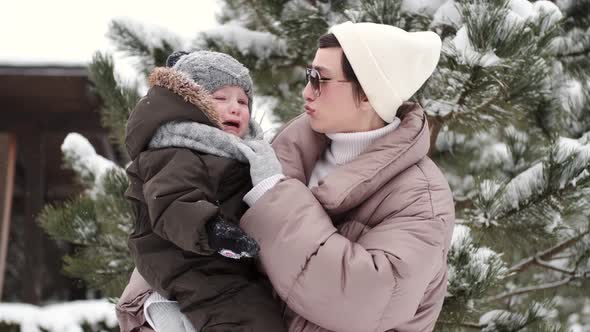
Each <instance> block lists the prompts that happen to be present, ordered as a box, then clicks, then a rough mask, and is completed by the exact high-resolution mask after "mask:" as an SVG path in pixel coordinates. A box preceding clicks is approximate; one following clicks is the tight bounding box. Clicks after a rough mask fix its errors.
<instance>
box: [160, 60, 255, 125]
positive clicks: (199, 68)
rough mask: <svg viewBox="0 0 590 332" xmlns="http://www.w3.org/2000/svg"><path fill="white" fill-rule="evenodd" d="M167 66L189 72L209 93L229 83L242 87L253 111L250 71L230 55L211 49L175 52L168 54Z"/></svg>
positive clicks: (249, 107)
mask: <svg viewBox="0 0 590 332" xmlns="http://www.w3.org/2000/svg"><path fill="white" fill-rule="evenodd" d="M166 67H172V69H175V70H178V71H180V72H183V73H185V74H188V75H189V76H190V78H191V79H192V80H194V81H195V82H196V83H197V84H199V85H200V86H202V87H203V88H205V90H207V91H208V92H209V93H213V92H215V91H216V90H217V89H219V88H222V87H224V86H228V85H234V86H239V87H241V88H242V89H244V92H246V95H247V96H248V109H249V110H250V113H252V78H251V77H250V72H249V71H248V68H246V67H244V65H242V64H241V63H240V62H238V60H236V59H234V58H233V57H231V56H230V55H227V54H225V53H219V52H211V51H195V52H191V53H188V52H174V53H172V54H170V56H168V59H167V60H166Z"/></svg>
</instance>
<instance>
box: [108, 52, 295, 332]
mask: <svg viewBox="0 0 590 332" xmlns="http://www.w3.org/2000/svg"><path fill="white" fill-rule="evenodd" d="M150 86H151V88H150V89H149V91H148V93H147V95H146V96H145V97H143V98H142V99H141V100H140V101H139V103H138V104H137V106H136V107H135V109H134V110H133V112H132V113H131V114H130V117H129V120H128V122H127V133H126V147H127V151H128V153H129V156H130V157H131V159H132V163H131V164H130V165H129V167H128V168H127V174H128V177H129V181H130V184H129V188H128V190H127V192H126V196H127V197H128V199H130V201H131V202H132V206H133V209H134V212H135V217H136V225H135V230H134V232H133V234H132V235H131V236H130V238H129V248H130V250H131V254H132V257H133V260H134V262H135V265H136V267H137V270H138V271H139V274H140V275H141V276H142V277H143V278H144V279H145V280H146V281H147V283H148V284H149V285H150V286H151V287H153V289H154V290H155V291H156V292H157V293H154V294H153V296H160V297H162V298H163V299H165V300H170V301H178V305H179V306H180V309H181V311H182V312H183V313H184V314H185V317H186V318H188V320H189V321H190V323H192V327H194V328H196V330H197V331H199V332H206V331H256V332H264V331H273V332H276V331H286V329H285V327H284V325H283V322H282V317H281V314H280V308H279V305H278V303H277V302H275V301H274V299H273V298H272V295H271V289H270V288H268V286H267V283H266V282H265V281H264V279H263V278H261V277H260V276H259V274H258V273H257V269H256V266H255V264H254V262H253V260H252V259H249V258H248V257H253V256H255V255H256V253H257V251H258V246H257V244H256V242H255V241H254V240H253V239H251V238H249V237H248V236H247V235H246V234H245V233H244V232H242V231H241V229H240V228H239V227H238V226H237V225H238V223H239V220H240V217H241V216H242V214H243V213H244V212H245V209H246V206H245V204H244V203H243V202H242V199H243V196H244V195H245V194H246V193H247V192H248V191H249V190H250V189H251V188H252V183H251V180H250V173H249V165H248V164H247V159H246V158H245V157H244V156H243V155H242V154H241V153H240V152H239V150H238V148H237V147H236V143H237V142H239V141H240V139H239V138H244V139H254V138H256V139H260V137H261V136H260V135H261V132H260V129H259V128H258V126H257V125H256V124H255V123H254V122H253V121H251V120H250V111H251V106H252V80H251V78H250V76H249V73H248V69H246V68H245V67H244V66H243V65H242V64H240V63H239V62H238V61H236V60H235V59H234V58H232V57H230V56H229V55H227V54H222V53H216V52H207V51H196V52H192V53H186V52H176V53H173V54H172V55H171V56H170V57H169V58H168V60H167V67H166V68H156V69H155V70H154V71H153V72H152V73H151V75H150ZM218 253H219V254H218ZM224 256H225V257H224ZM134 275H135V273H134ZM135 277H138V276H135ZM128 287H129V286H128ZM126 291H127V290H126ZM124 298H125V293H124V294H123V297H122V299H121V301H125V299H124ZM121 301H120V302H121ZM120 308H121V306H119V305H118V311H120V310H119V309H120ZM154 308H156V309H157V306H155V307H154ZM162 310H163V311H161V312H160V313H159V316H160V317H162V313H165V307H162ZM119 314H120V312H119ZM119 316H120V317H119V319H120V323H121V325H122V330H123V331H125V330H130V329H132V328H136V327H133V326H131V327H129V326H124V325H125V322H123V320H124V318H121V315H119ZM164 316H165V314H164ZM183 319H184V318H183ZM151 323H152V324H154V325H156V326H155V328H156V330H157V331H166V332H168V331H179V330H191V328H192V327H191V326H185V327H183V325H182V324H183V323H182V322H181V321H180V320H179V319H178V317H170V319H165V320H159V322H151ZM127 325H128V324H127ZM189 325H190V324H189Z"/></svg>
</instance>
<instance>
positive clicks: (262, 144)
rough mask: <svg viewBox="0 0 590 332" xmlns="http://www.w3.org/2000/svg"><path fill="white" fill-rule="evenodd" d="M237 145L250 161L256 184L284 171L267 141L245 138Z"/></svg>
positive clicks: (252, 175)
mask: <svg viewBox="0 0 590 332" xmlns="http://www.w3.org/2000/svg"><path fill="white" fill-rule="evenodd" d="M237 146H238V149H239V150H240V151H241V152H242V153H243V154H244V156H246V158H247V159H248V162H249V163H250V177H251V178H252V184H253V185H254V186H256V185H257V184H259V183H260V182H262V181H264V180H265V179H268V178H270V177H272V176H275V175H278V174H282V173H283V168H282V167H281V163H280V162H279V160H278V159H277V155H276V154H275V152H274V150H273V149H272V147H271V146H270V143H268V142H267V141H265V140H263V139H256V140H245V141H243V143H239V144H238V145H237Z"/></svg>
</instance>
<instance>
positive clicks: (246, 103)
mask: <svg viewBox="0 0 590 332" xmlns="http://www.w3.org/2000/svg"><path fill="white" fill-rule="evenodd" d="M238 103H240V104H242V105H248V102H247V101H245V100H238Z"/></svg>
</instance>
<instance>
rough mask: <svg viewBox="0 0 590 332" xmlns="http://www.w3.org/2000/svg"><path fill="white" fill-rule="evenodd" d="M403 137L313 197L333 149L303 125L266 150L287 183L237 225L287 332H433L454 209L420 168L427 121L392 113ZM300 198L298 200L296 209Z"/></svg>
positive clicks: (436, 175) (346, 169) (342, 170)
mask: <svg viewBox="0 0 590 332" xmlns="http://www.w3.org/2000/svg"><path fill="white" fill-rule="evenodd" d="M397 114H398V116H399V117H400V118H401V124H400V126H399V128H397V129H396V130H394V131H393V132H392V133H390V134H388V135H386V136H385V137H383V138H381V139H379V140H378V141H376V142H375V143H373V144H372V145H371V146H370V147H369V148H368V150H367V151H365V152H364V153H362V154H361V155H360V156H359V157H357V158H356V159H355V160H353V161H351V162H349V163H347V164H344V165H340V166H338V167H337V168H335V169H334V170H333V171H332V172H331V173H329V174H328V176H327V177H326V178H324V179H323V180H321V181H320V183H319V185H318V186H317V187H314V188H313V189H311V190H310V189H308V187H307V185H306V184H307V182H308V179H309V176H310V174H311V171H312V170H313V167H314V165H315V163H316V161H317V160H318V158H320V156H321V155H322V153H323V151H324V150H325V148H326V146H327V144H328V139H327V138H326V136H324V135H320V134H317V133H315V132H314V131H312V129H311V127H310V125H309V121H308V117H307V115H305V114H304V115H301V116H299V117H298V118H296V119H295V120H294V121H292V122H291V123H290V124H288V125H287V126H286V128H285V129H283V130H282V132H280V133H279V134H278V136H277V137H276V138H275V140H274V142H273V148H274V150H275V152H276V153H277V156H278V158H279V160H280V161H281V163H282V166H283V172H284V174H285V175H286V176H287V177H288V178H287V179H286V180H284V181H282V182H280V183H278V184H277V185H275V186H274V187H273V188H272V189H271V190H269V191H268V192H266V193H265V194H264V195H263V196H262V197H261V198H260V199H259V200H258V201H257V202H256V204H255V205H254V206H252V207H251V208H250V209H249V210H248V211H247V212H246V214H245V215H244V216H243V217H242V220H241V227H242V228H243V229H244V230H245V231H246V232H247V233H248V234H250V235H251V236H253V237H254V238H255V239H256V240H257V241H258V243H259V245H260V261H261V264H262V268H263V270H265V272H266V273H267V274H268V277H269V278H270V280H271V282H272V284H273V286H274V288H275V290H276V291H277V292H278V294H279V296H280V297H281V298H282V299H283V300H284V301H285V302H286V304H287V306H288V308H286V313H285V314H286V316H287V325H288V327H289V331H290V332H311V331H314V332H319V331H328V330H331V331H338V332H364V331H367V332H369V331H371V332H380V331H399V332H401V331H408V332H410V331H411V332H416V331H431V330H432V329H433V327H434V324H435V322H436V319H437V317H438V315H439V313H440V310H441V307H442V304H443V299H444V296H445V293H446V286H447V285H446V283H447V263H446V259H447V253H448V250H449V245H450V241H451V237H452V232H453V224H454V218H455V216H454V204H453V199H452V194H451V191H450V189H449V186H448V183H447V181H446V180H445V177H444V176H443V174H442V173H441V172H440V170H439V169H438V168H437V166H436V165H435V164H434V163H433V162H432V161H431V160H430V159H429V158H428V157H427V156H426V153H427V152H428V148H429V142H430V140H429V130H428V125H427V122H426V116H425V114H424V112H423V110H422V109H421V108H420V107H419V106H418V105H417V104H412V103H406V104H404V105H403V106H402V107H401V108H400V110H398V113H397ZM293 197H297V199H293ZM319 326H321V327H322V328H320V327H319Z"/></svg>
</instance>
